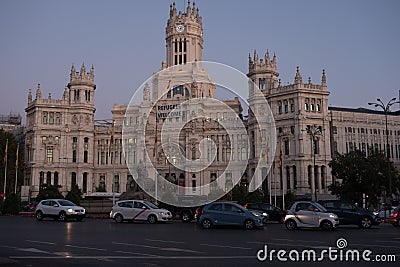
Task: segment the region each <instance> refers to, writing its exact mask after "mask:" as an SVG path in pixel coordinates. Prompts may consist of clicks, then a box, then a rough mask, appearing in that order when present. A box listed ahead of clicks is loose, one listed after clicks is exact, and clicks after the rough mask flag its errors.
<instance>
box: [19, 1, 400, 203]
mask: <svg viewBox="0 0 400 267" xmlns="http://www.w3.org/2000/svg"><path fill="white" fill-rule="evenodd" d="M165 41H166V60H165V61H163V62H162V64H161V70H160V71H159V72H157V73H156V74H154V75H153V76H152V77H151V79H150V80H149V81H148V83H146V84H145V85H144V86H143V87H141V88H140V89H141V90H140V92H141V98H140V101H139V103H136V104H134V105H125V106H120V105H114V107H113V109H112V111H111V113H112V119H110V120H106V121H94V113H95V105H94V96H95V95H94V93H95V89H96V85H95V82H94V68H93V67H92V68H91V69H90V71H89V72H86V69H85V67H84V66H82V67H81V69H80V71H79V72H77V71H76V70H75V67H74V66H72V69H71V74H70V81H69V83H68V85H67V87H66V88H65V90H64V93H63V96H62V98H61V99H59V100H57V99H52V97H51V95H50V94H49V96H48V97H47V98H44V97H42V92H41V88H40V84H38V86H37V89H36V96H35V99H33V97H32V92H31V90H30V91H29V93H28V104H27V107H26V109H25V111H26V129H25V153H26V154H25V159H26V172H25V179H24V185H25V186H29V189H30V194H31V196H33V197H34V196H36V195H37V194H38V191H39V188H40V186H41V185H43V184H53V185H54V184H56V185H60V186H61V192H62V193H63V194H66V193H67V191H69V190H70V188H71V186H72V185H73V184H77V185H78V186H79V187H80V188H81V189H82V191H83V193H84V194H90V193H93V192H96V191H106V192H118V193H121V192H125V191H129V190H130V191H137V190H138V185H137V184H136V183H135V182H134V181H133V176H134V175H137V176H138V177H142V178H153V179H154V175H155V174H152V173H146V171H145V169H146V166H148V165H150V164H151V165H154V166H156V167H157V170H158V174H159V175H160V176H162V177H164V178H166V179H167V180H168V181H171V182H172V183H175V184H178V185H185V186H189V187H192V188H193V189H187V191H185V192H183V191H182V192H179V194H194V195H207V194H208V193H209V192H210V188H203V189H199V190H197V189H196V187H198V186H201V185H205V184H208V183H209V182H211V181H213V180H215V179H216V178H217V177H219V176H220V175H222V174H224V175H225V179H224V181H225V183H226V182H228V183H230V181H232V180H233V178H237V177H239V179H243V180H247V181H248V182H249V183H250V184H249V185H250V186H252V184H251V181H252V179H253V178H255V179H263V178H265V181H264V183H263V185H262V189H263V191H264V192H265V193H267V194H269V195H271V196H272V195H278V196H279V195H282V193H287V192H288V191H291V192H293V193H295V194H296V195H298V196H302V197H309V198H314V197H315V195H317V197H318V199H321V198H324V197H327V196H329V192H328V186H329V185H330V184H331V183H332V181H333V178H332V175H331V170H330V168H329V166H328V164H329V162H330V161H331V159H332V157H333V156H334V152H338V153H345V152H348V151H351V150H352V149H354V148H358V149H361V150H364V151H367V148H370V147H374V148H378V149H382V150H383V149H384V148H385V144H386V141H385V140H386V139H385V137H386V136H385V134H384V129H385V123H384V122H385V116H384V114H383V113H382V112H377V111H372V110H366V109H346V108H337V107H329V106H328V97H329V91H328V88H327V78H326V74H325V71H322V77H321V82H320V83H319V84H316V83H313V82H312V81H311V79H310V78H308V80H307V81H303V78H302V76H301V73H300V69H299V68H297V70H296V74H295V77H294V81H293V83H292V84H287V85H282V84H281V82H280V79H278V77H279V73H278V71H277V57H276V55H275V54H274V55H273V56H272V59H271V58H270V54H269V52H268V51H267V52H266V53H265V55H264V57H263V58H259V57H258V54H257V53H256V52H254V55H253V56H252V57H251V56H250V55H249V59H248V64H249V71H248V74H247V76H248V77H249V79H250V80H252V81H253V82H254V84H255V85H256V86H258V88H259V89H260V90H261V92H262V95H258V94H255V90H254V88H253V87H252V86H251V85H250V86H249V95H248V103H249V105H250V106H252V107H255V106H257V103H259V100H260V99H261V98H262V99H264V98H265V99H266V100H267V101H268V103H269V105H270V108H271V110H272V113H273V115H274V118H275V125H276V133H277V144H274V143H268V142H267V143H266V142H264V141H262V140H265V133H263V132H262V131H260V129H259V127H258V124H257V122H256V120H255V117H254V114H253V113H252V111H251V110H249V111H248V116H243V110H242V105H241V102H240V101H239V99H238V98H234V99H225V100H222V101H221V103H223V104H224V105H226V106H227V107H229V109H230V110H231V111H233V112H230V113H229V112H228V111H226V112H225V111H224V110H223V109H221V106H220V105H218V104H217V103H216V102H212V101H209V102H207V103H206V104H204V103H202V102H199V101H198V100H194V99H199V98H210V99H212V98H214V97H215V90H217V88H216V86H215V85H214V84H213V82H212V79H211V78H210V77H209V75H208V73H207V70H206V69H203V67H202V65H201V63H200V62H199V61H201V60H202V52H203V28H202V18H201V16H200V15H199V10H198V8H197V7H196V6H195V4H194V3H193V5H191V4H190V2H189V3H188V6H187V8H186V10H185V11H184V12H181V11H180V12H177V10H176V7H175V4H172V5H171V6H170V16H169V18H168V21H167V26H166V36H165ZM172 77H173V78H172ZM196 101H198V102H196ZM178 109H179V110H178ZM171 110H172V112H176V115H175V116H172V115H171ZM227 114H229V115H227ZM399 115H400V113H399V112H398V111H397V112H392V113H390V114H389V116H388V118H389V120H388V122H389V143H390V144H391V160H393V161H394V162H395V163H396V164H398V165H399V163H400V131H399V129H400V116H399ZM184 121H187V123H184V126H183V127H182V130H181V131H180V133H179V135H178V136H174V135H171V136H170V137H171V138H175V140H176V143H175V145H178V149H177V148H176V147H175V148H174V146H173V145H171V146H167V147H162V145H161V142H160V140H161V138H162V137H161V135H160V129H161V127H162V126H163V125H164V124H165V123H166V122H167V123H172V124H170V127H171V128H169V129H167V132H171V133H173V132H174V131H173V127H174V126H176V127H178V125H179V123H182V122H184ZM224 121H231V124H230V125H231V126H232V129H233V134H232V135H230V136H228V134H227V132H226V129H224V128H223V127H222V126H221V123H222V122H224ZM174 123H175V124H174ZM236 123H238V124H239V123H244V124H245V125H246V127H247V133H248V136H249V138H250V140H249V142H243V141H242V136H241V134H240V133H239V132H235V127H234V126H235V124H236ZM203 139H205V140H212V141H213V142H214V143H215V144H216V146H215V147H214V148H210V147H203V148H202V147H200V140H203ZM157 140H159V141H157ZM167 143H168V142H167ZM274 145H276V153H275V156H274V162H275V163H274V164H273V165H272V167H271V169H270V170H268V169H267V168H261V169H260V170H259V171H258V170H257V168H256V166H257V162H258V161H259V159H260V158H259V157H260V155H265V153H267V152H268V151H270V150H271V149H272V148H273V147H272V146H274ZM201 149H203V150H202V151H203V152H204V153H200V150H201ZM167 150H168V151H167ZM213 150H214V151H213ZM146 151H147V152H146ZM149 151H150V153H149ZM151 152H154V153H151ZM178 152H179V153H178ZM314 152H315V153H314ZM366 153H367V152H366ZM179 154H181V155H184V156H185V157H186V158H187V159H191V160H199V162H203V161H204V162H206V161H207V160H208V157H209V155H211V154H215V155H216V157H215V160H214V161H213V162H212V164H211V165H210V166H209V167H208V168H207V169H205V170H202V171H197V170H196V169H195V168H194V167H195V166H192V167H193V168H192V169H191V166H189V167H188V166H186V167H188V168H186V169H185V170H178V169H177V168H175V167H173V166H172V165H171V162H174V163H175V162H178V161H179V160H180V159H181V158H180V157H179ZM175 155H177V156H175ZM230 160H231V161H233V162H234V163H235V164H237V165H240V164H244V162H246V164H247V162H248V165H247V169H246V170H245V172H243V173H235V172H234V171H230V170H229V169H227V166H228V162H229V161H230ZM314 166H315V167H314ZM128 167H129V168H128ZM145 180H146V179H144V180H143V184H141V186H142V187H146V186H148V184H147V183H146V182H145ZM216 186H218V187H220V188H226V187H227V184H222V183H218V184H216Z"/></svg>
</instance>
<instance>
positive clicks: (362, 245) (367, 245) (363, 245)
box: [351, 243, 400, 248]
mask: <svg viewBox="0 0 400 267" xmlns="http://www.w3.org/2000/svg"><path fill="white" fill-rule="evenodd" d="M351 246H352V247H353V246H361V247H377V248H400V246H382V245H374V244H355V243H354V244H353V243H352V244H351Z"/></svg>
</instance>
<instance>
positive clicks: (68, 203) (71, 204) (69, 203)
mask: <svg viewBox="0 0 400 267" xmlns="http://www.w3.org/2000/svg"><path fill="white" fill-rule="evenodd" d="M58 203H60V205H61V206H76V205H75V204H74V203H72V202H71V201H69V200H59V201H58Z"/></svg>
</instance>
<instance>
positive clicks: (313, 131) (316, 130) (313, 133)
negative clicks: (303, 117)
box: [306, 124, 322, 201]
mask: <svg viewBox="0 0 400 267" xmlns="http://www.w3.org/2000/svg"><path fill="white" fill-rule="evenodd" d="M306 131H307V134H309V135H310V137H311V140H312V144H311V149H312V152H313V172H314V174H313V179H314V201H317V200H318V197H317V175H316V168H315V154H316V152H317V151H316V150H317V147H316V141H317V136H318V135H320V134H321V133H322V128H321V127H317V126H315V124H314V125H312V126H311V127H307V129H306Z"/></svg>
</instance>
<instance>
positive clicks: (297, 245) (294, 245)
mask: <svg viewBox="0 0 400 267" xmlns="http://www.w3.org/2000/svg"><path fill="white" fill-rule="evenodd" d="M247 243H249V244H260V245H277V246H283V247H302V248H315V249H320V248H321V249H328V248H329V246H310V245H300V244H287V243H273V242H256V241H254V242H250V241H249V242H247Z"/></svg>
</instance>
